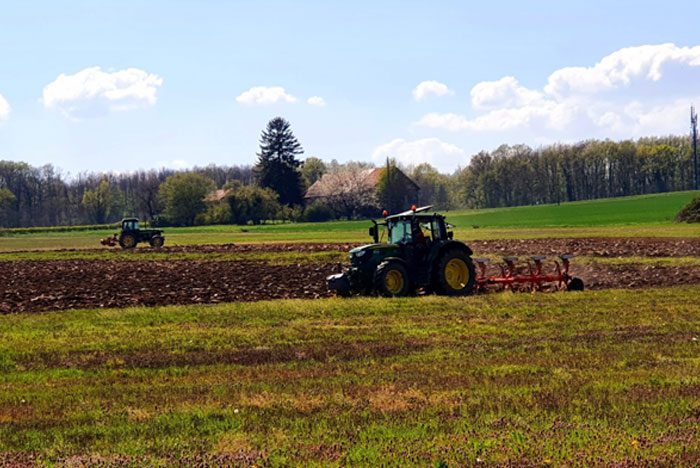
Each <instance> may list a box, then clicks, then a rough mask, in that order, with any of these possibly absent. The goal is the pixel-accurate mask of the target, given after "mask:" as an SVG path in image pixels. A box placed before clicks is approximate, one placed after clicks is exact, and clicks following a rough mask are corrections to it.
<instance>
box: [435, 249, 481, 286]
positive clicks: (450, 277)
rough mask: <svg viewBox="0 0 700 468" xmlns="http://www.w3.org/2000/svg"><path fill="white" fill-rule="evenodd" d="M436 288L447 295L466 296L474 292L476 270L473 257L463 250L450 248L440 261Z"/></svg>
mask: <svg viewBox="0 0 700 468" xmlns="http://www.w3.org/2000/svg"><path fill="white" fill-rule="evenodd" d="M435 281H436V283H437V284H436V285H435V286H436V288H435V289H436V290H437V291H439V292H440V293H441V294H445V295H447V296H466V295H468V294H471V293H472V292H474V283H475V281H476V271H475V270H474V263H473V262H472V259H471V257H469V256H468V255H467V254H465V253H464V252H462V251H461V250H448V251H447V252H445V254H444V255H443V256H442V258H440V260H439V261H438V269H437V274H436V278H435Z"/></svg>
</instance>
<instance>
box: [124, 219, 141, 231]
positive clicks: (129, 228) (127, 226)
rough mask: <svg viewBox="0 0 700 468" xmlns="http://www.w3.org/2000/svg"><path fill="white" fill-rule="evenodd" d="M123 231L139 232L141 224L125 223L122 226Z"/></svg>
mask: <svg viewBox="0 0 700 468" xmlns="http://www.w3.org/2000/svg"><path fill="white" fill-rule="evenodd" d="M122 229H123V230H125V231H138V230H139V222H138V221H124V224H123V225H122Z"/></svg>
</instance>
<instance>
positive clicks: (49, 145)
mask: <svg viewBox="0 0 700 468" xmlns="http://www.w3.org/2000/svg"><path fill="white" fill-rule="evenodd" d="M698 5H700V4H699V3H698V2H690V1H688V2H676V1H665V2H658V1H655V2H645V1H639V0H638V1H634V2H632V1H616V2H602V1H590V0H589V1H581V2H578V1H566V2H562V1H544V0H542V1H538V0H532V1H528V2H523V1H521V2H516V1H512V2H508V1H498V0H492V1H488V2H485V1H479V2H468V1H431V2H427V1H423V2H417V1H410V0H403V1H361V0H356V1H352V2H348V1H343V2H340V1H338V2H334V1H298V2H289V1H286V2H283V1H231V0H230V1H213V0H208V1H207V0H200V1H184V0H167V1H166V0H149V1H145V0H143V1H133V0H120V1H106V0H105V1H72V0H64V1H61V2H56V1H32V0H24V1H21V0H16V1H11V0H3V2H2V6H1V7H0V159H6V160H14V161H25V162H28V163H30V164H32V165H35V166H41V165H44V164H52V165H54V166H55V167H57V168H59V169H61V170H62V171H63V172H64V173H66V174H68V175H71V174H72V175H75V174H78V173H80V172H84V171H94V172H103V171H114V172H128V171H132V170H136V169H150V168H160V167H168V168H188V167H192V166H206V165H208V164H219V165H234V164H254V163H255V160H256V154H255V153H256V151H257V150H258V144H259V137H260V133H261V131H262V130H263V129H264V127H265V125H266V123H267V122H268V121H269V120H270V119H271V118H273V117H275V116H282V117H284V118H286V119H287V120H289V121H290V123H291V125H292V129H293V131H294V133H295V135H296V136H297V138H298V139H299V141H300V143H301V144H302V146H303V147H304V150H305V153H304V155H303V156H302V158H305V157H308V156H316V157H320V158H321V159H324V160H327V161H330V160H332V159H337V160H338V161H340V162H345V161H351V160H354V161H358V160H361V161H373V162H375V163H381V162H382V161H384V160H385V158H386V157H388V156H389V157H394V158H397V159H398V160H399V161H400V162H402V163H403V164H407V165H410V164H414V165H415V164H419V163H422V162H428V163H430V164H432V165H434V166H435V167H437V168H438V169H439V170H440V171H442V172H451V171H454V170H455V169H456V168H458V167H464V166H465V165H467V164H468V162H469V159H470V157H471V156H472V155H474V154H476V153H478V152H479V151H482V150H493V149H495V148H497V147H498V146H499V145H501V144H504V143H507V144H518V143H523V144H527V145H530V146H532V147H538V146H541V145H546V144H551V143H556V142H564V143H565V142H573V141H579V140H583V139H589V138H611V139H614V140H620V139H627V138H638V137H640V136H646V135H667V134H687V133H688V130H689V106H690V105H691V103H695V104H697V105H700V6H698Z"/></svg>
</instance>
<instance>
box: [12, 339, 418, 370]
mask: <svg viewBox="0 0 700 468" xmlns="http://www.w3.org/2000/svg"><path fill="white" fill-rule="evenodd" d="M426 346H427V345H426V344H424V343H420V342H417V341H406V340H401V339H400V338H398V337H397V339H396V340H392V344H388V343H386V342H383V341H382V342H379V341H376V342H373V341H357V342H346V343H340V342H336V343H323V344H316V345H313V346H312V345H303V344H302V345H299V346H274V347H266V346H261V347H257V348H245V349H232V350H220V351H209V350H206V351H205V350H191V351H187V352H184V353H183V352H181V353H167V352H163V350H157V349H156V350H140V351H138V352H131V353H119V352H106V351H105V352H102V351H100V352H95V351H87V352H83V351H79V352H74V353H71V354H65V355H59V354H56V353H47V354H42V353H39V354H35V355H31V356H30V357H29V358H28V359H27V360H23V361H21V364H22V365H23V366H25V367H27V368H48V367H60V368H77V369H93V368H99V367H105V366H106V367H119V368H121V367H127V368H128V367H133V368H148V369H159V368H165V367H183V366H204V365H211V364H233V365H241V366H257V365H266V364H279V363H285V362H292V361H318V362H328V361H352V360H356V359H368V358H372V359H383V358H388V357H392V356H395V355H406V354H408V353H411V352H415V351H419V350H421V349H423V348H425V347H426Z"/></svg>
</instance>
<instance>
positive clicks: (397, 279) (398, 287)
mask: <svg viewBox="0 0 700 468" xmlns="http://www.w3.org/2000/svg"><path fill="white" fill-rule="evenodd" d="M384 285H385V286H386V290H387V291H389V292H390V293H391V294H399V293H400V292H401V291H402V290H403V285H404V279H403V275H402V274H401V272H400V271H399V270H389V271H388V272H387V274H386V276H385V277H384Z"/></svg>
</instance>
